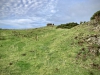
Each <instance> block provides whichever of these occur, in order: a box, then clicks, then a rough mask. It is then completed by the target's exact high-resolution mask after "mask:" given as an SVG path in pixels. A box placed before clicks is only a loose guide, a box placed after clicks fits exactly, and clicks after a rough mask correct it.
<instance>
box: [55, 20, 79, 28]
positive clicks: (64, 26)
mask: <svg viewBox="0 0 100 75" xmlns="http://www.w3.org/2000/svg"><path fill="white" fill-rule="evenodd" d="M77 25H79V24H78V23H74V22H72V23H66V24H61V25H58V26H57V27H56V28H62V29H70V28H72V27H75V26H77Z"/></svg>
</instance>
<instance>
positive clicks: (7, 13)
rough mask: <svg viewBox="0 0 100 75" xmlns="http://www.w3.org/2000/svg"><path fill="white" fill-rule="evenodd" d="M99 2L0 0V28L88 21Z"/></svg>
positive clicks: (84, 0)
mask: <svg viewBox="0 0 100 75" xmlns="http://www.w3.org/2000/svg"><path fill="white" fill-rule="evenodd" d="M98 10H100V0H0V28H2V29H27V28H38V27H43V26H46V24H47V23H54V24H55V25H60V24H65V23H69V22H77V23H80V21H89V20H90V17H91V16H92V15H93V14H94V13H95V12H96V11H98Z"/></svg>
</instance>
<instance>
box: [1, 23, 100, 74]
mask: <svg viewBox="0 0 100 75" xmlns="http://www.w3.org/2000/svg"><path fill="white" fill-rule="evenodd" d="M96 28H97V27H94V26H93V25H86V24H84V25H78V26H76V27H73V28H71V29H56V27H43V28H36V29H24V30H3V29H1V30H0V75H100V45H99V44H100V30H99V28H97V29H96ZM96 40H97V41H96Z"/></svg>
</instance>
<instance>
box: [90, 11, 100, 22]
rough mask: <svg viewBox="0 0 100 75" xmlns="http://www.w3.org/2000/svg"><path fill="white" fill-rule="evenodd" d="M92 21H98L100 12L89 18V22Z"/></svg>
mask: <svg viewBox="0 0 100 75" xmlns="http://www.w3.org/2000/svg"><path fill="white" fill-rule="evenodd" d="M94 19H95V20H96V21H97V22H98V21H100V10H99V11H97V12H95V13H94V14H93V16H92V17H91V18H90V20H94Z"/></svg>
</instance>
